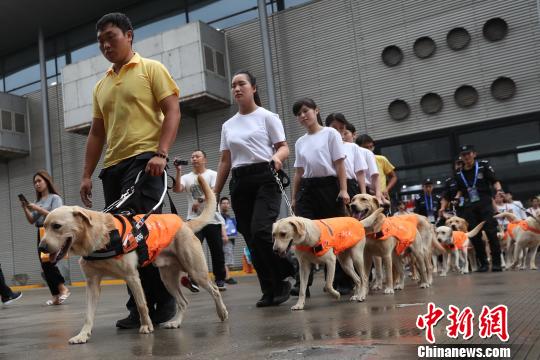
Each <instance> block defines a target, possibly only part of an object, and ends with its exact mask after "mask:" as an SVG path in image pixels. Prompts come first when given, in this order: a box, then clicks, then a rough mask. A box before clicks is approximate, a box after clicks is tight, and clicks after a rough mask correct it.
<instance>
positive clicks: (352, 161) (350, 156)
mask: <svg viewBox="0 0 540 360" xmlns="http://www.w3.org/2000/svg"><path fill="white" fill-rule="evenodd" d="M343 148H344V149H345V155H346V156H347V157H346V158H345V171H346V172H347V179H354V180H356V173H357V172H359V171H366V170H367V168H368V166H367V163H366V159H365V158H364V156H363V155H362V153H361V152H360V146H358V145H356V144H354V143H350V142H344V143H343Z"/></svg>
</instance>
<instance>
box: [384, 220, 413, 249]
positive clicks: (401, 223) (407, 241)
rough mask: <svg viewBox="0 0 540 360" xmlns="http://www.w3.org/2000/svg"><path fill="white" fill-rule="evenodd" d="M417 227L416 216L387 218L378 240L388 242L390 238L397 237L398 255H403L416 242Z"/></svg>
mask: <svg viewBox="0 0 540 360" xmlns="http://www.w3.org/2000/svg"><path fill="white" fill-rule="evenodd" d="M417 225H418V218H417V217H416V215H398V216H392V217H387V218H385V219H384V222H383V224H382V229H381V232H380V233H378V234H377V236H376V239H378V240H386V239H388V238H389V237H390V236H393V237H395V238H396V239H397V244H396V253H397V254H398V255H401V254H403V252H404V251H405V249H407V248H408V247H409V246H411V244H412V243H413V242H414V239H415V238H416V226H417Z"/></svg>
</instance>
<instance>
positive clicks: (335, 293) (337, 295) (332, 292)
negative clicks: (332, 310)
mask: <svg viewBox="0 0 540 360" xmlns="http://www.w3.org/2000/svg"><path fill="white" fill-rule="evenodd" d="M324 292H326V293H329V294H330V295H332V297H333V298H334V299H336V300H339V299H340V297H341V294H340V293H339V291H337V290H335V289H327V288H324Z"/></svg>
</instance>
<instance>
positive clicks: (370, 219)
mask: <svg viewBox="0 0 540 360" xmlns="http://www.w3.org/2000/svg"><path fill="white" fill-rule="evenodd" d="M383 211H384V209H383V208H382V207H380V208H378V209H377V210H375V211H374V212H372V213H371V215H369V216H368V217H367V218H365V219H362V220H360V222H361V223H362V225H364V228H366V229H371V228H372V227H373V225H374V224H375V221H376V220H377V217H378V216H379V214H381V213H382V212H383Z"/></svg>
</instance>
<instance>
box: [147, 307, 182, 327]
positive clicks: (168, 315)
mask: <svg viewBox="0 0 540 360" xmlns="http://www.w3.org/2000/svg"><path fill="white" fill-rule="evenodd" d="M175 315H176V304H175V308H174V309H172V310H170V309H166V310H164V309H161V310H156V311H154V313H153V314H150V319H151V320H152V323H153V324H154V325H159V324H161V323H165V322H167V321H169V320H171V319H172V318H173V317H174V316H175Z"/></svg>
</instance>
